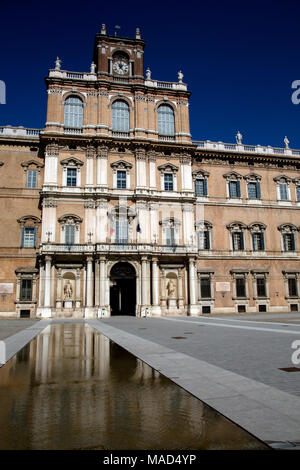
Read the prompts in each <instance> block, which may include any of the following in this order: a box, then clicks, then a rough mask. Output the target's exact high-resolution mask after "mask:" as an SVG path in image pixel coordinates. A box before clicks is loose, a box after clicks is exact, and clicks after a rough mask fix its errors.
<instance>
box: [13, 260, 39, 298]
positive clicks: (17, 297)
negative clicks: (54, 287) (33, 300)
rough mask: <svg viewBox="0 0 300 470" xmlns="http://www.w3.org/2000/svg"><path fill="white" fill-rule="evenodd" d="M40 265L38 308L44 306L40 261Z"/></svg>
mask: <svg viewBox="0 0 300 470" xmlns="http://www.w3.org/2000/svg"><path fill="white" fill-rule="evenodd" d="M39 263H40V279H39V307H42V306H43V304H44V284H45V281H44V266H43V263H42V260H40V261H39ZM17 299H18V297H17Z"/></svg>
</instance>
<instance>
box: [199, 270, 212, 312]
mask: <svg viewBox="0 0 300 470" xmlns="http://www.w3.org/2000/svg"><path fill="white" fill-rule="evenodd" d="M214 274H215V272H214V271H213V270H211V269H208V270H201V269H198V270H197V280H198V303H199V304H201V305H211V306H212V305H213V301H214V300H215V298H214V283H213V278H214ZM201 279H209V281H210V297H202V296H201Z"/></svg>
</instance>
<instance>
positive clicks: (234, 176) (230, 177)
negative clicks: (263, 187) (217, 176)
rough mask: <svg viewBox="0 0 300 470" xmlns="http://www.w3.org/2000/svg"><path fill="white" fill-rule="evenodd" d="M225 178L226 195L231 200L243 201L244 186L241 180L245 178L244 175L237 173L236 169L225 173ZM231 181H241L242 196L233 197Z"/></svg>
mask: <svg viewBox="0 0 300 470" xmlns="http://www.w3.org/2000/svg"><path fill="white" fill-rule="evenodd" d="M223 178H225V179H226V197H227V199H228V201H229V202H241V201H242V188H241V180H242V178H243V176H242V175H240V174H239V173H237V172H236V171H230V172H229V173H225V175H223ZM231 181H235V182H239V185H240V196H238V197H231V196H230V190H229V183H230V182H231Z"/></svg>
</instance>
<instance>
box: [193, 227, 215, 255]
mask: <svg viewBox="0 0 300 470" xmlns="http://www.w3.org/2000/svg"><path fill="white" fill-rule="evenodd" d="M212 228H213V225H212V223H211V222H208V221H207V220H203V221H199V222H196V223H195V230H196V237H197V247H198V250H199V251H210V250H212V236H211V232H212ZM200 232H208V244H209V248H199V233H200Z"/></svg>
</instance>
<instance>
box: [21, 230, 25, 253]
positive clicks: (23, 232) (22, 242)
mask: <svg viewBox="0 0 300 470" xmlns="http://www.w3.org/2000/svg"><path fill="white" fill-rule="evenodd" d="M24 234H25V227H22V228H21V248H23V246H24Z"/></svg>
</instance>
